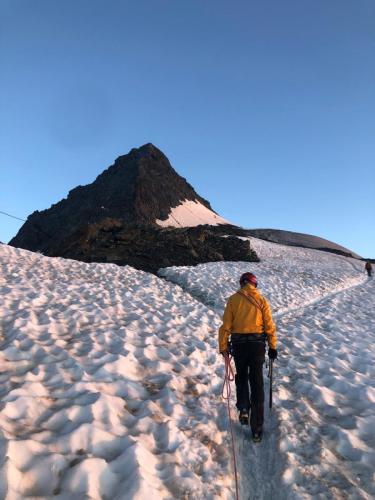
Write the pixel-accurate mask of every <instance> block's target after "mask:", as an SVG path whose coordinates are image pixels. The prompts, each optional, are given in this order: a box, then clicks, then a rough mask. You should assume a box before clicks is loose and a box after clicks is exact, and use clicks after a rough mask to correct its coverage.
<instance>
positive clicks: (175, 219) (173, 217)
mask: <svg viewBox="0 0 375 500" xmlns="http://www.w3.org/2000/svg"><path fill="white" fill-rule="evenodd" d="M155 222H156V223H157V224H158V225H159V226H162V227H194V226H199V225H200V224H209V225H211V226H217V225H218V224H230V222H228V221H227V220H226V219H224V218H223V217H220V215H218V214H215V212H213V211H212V210H210V209H208V208H207V207H205V206H204V205H202V203H200V202H199V201H198V200H194V201H193V200H184V201H183V202H182V203H181V205H178V206H177V207H174V208H172V209H171V211H170V213H169V216H168V219H165V220H159V219H157V220H156V221H155Z"/></svg>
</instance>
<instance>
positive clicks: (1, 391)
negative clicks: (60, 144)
mask: <svg viewBox="0 0 375 500" xmlns="http://www.w3.org/2000/svg"><path fill="white" fill-rule="evenodd" d="M0 262H1V263H0V294H1V295H0V296H1V305H0V370H1V372H0V380H1V385H0V397H1V414H0V429H1V430H0V498H1V499H3V498H6V499H10V500H14V499H24V498H28V497H32V498H50V497H52V498H61V499H69V500H71V499H84V498H93V499H105V498H107V499H109V498H111V499H130V498H131V499H145V498H150V499H151V498H158V499H159V498H190V497H192V496H194V497H197V498H205V497H206V498H222V497H223V498H231V488H232V487H233V484H232V477H231V475H230V474H228V470H230V455H229V454H228V451H227V446H226V441H225V440H226V435H227V432H226V427H225V425H226V424H225V414H224V409H223V408H220V406H221V405H220V404H218V401H219V399H218V398H219V393H220V391H221V379H222V373H221V369H222V367H221V360H220V359H219V357H218V356H217V354H216V339H215V336H216V334H215V330H216V328H217V326H218V319H217V317H216V315H215V314H214V313H213V312H212V311H211V310H209V309H208V308H207V307H206V306H204V305H203V304H201V303H199V302H198V301H196V300H194V299H192V298H191V297H190V296H189V295H188V294H186V293H184V292H183V291H182V289H181V288H180V287H178V286H175V285H173V284H169V283H167V282H165V281H164V280H161V279H159V278H157V277H156V276H153V275H151V274H148V273H144V272H142V271H136V270H135V269H133V268H131V267H123V268H121V267H118V266H116V265H107V264H84V263H81V262H76V261H70V260H64V259H58V258H47V257H43V256H42V255H39V254H36V253H32V252H28V251H25V250H20V249H14V248H12V247H9V246H6V245H0Z"/></svg>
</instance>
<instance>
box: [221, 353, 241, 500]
mask: <svg viewBox="0 0 375 500" xmlns="http://www.w3.org/2000/svg"><path fill="white" fill-rule="evenodd" d="M231 359H232V357H231V356H230V355H229V354H225V355H224V367H225V371H224V383H223V389H222V391H221V395H222V397H223V399H224V400H225V401H226V402H227V409H228V419H229V426H230V434H231V437H232V454H233V468H234V477H235V482H236V500H239V494H238V477H237V460H236V448H235V445H234V433H233V425H232V419H231V418H230V396H231V394H232V390H231V387H230V383H231V382H233V380H234V371H233V368H232V365H231Z"/></svg>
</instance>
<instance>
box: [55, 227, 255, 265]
mask: <svg viewBox="0 0 375 500" xmlns="http://www.w3.org/2000/svg"><path fill="white" fill-rule="evenodd" d="M49 255H52V256H54V255H55V256H61V257H68V258H72V259H76V260H81V261H84V262H112V263H116V264H119V265H125V264H128V265H131V266H133V267H135V268H137V269H142V270H144V271H149V272H153V273H156V272H157V270H158V269H160V268H161V267H169V266H186V265H196V264H199V263H202V262H214V261H225V260H234V261H238V260H241V261H248V262H254V261H258V260H259V259H258V257H257V255H256V253H255V252H254V251H253V250H251V249H250V245H249V243H248V242H246V241H242V240H239V239H238V238H236V237H233V236H229V237H225V238H224V237H222V236H220V235H218V234H215V233H214V232H213V231H211V230H210V226H197V227H191V228H180V229H169V228H168V229H167V228H165V229H158V228H156V227H152V226H145V225H143V226H141V225H124V224H122V223H121V222H119V221H116V220H113V219H104V220H102V221H101V222H99V223H96V224H90V225H86V226H82V227H81V228H80V229H79V230H78V231H77V232H76V233H75V234H74V235H73V236H72V237H70V238H68V239H66V240H65V241H63V242H62V243H60V244H59V246H58V247H56V248H51V249H50V253H49Z"/></svg>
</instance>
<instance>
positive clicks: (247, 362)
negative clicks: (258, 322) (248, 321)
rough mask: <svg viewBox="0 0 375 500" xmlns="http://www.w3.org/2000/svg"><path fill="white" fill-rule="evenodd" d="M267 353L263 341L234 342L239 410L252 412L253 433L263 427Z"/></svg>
mask: <svg viewBox="0 0 375 500" xmlns="http://www.w3.org/2000/svg"><path fill="white" fill-rule="evenodd" d="M265 351H266V347H265V343H264V342H262V341H247V342H241V341H240V342H232V352H233V357H234V362H235V365H236V372H237V373H236V378H235V381H236V392H237V408H238V410H247V411H249V410H250V427H251V430H252V431H253V433H254V432H260V431H261V430H262V426H263V413H264V384H263V363H264V360H265ZM249 385H250V387H249ZM249 389H250V390H249Z"/></svg>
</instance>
